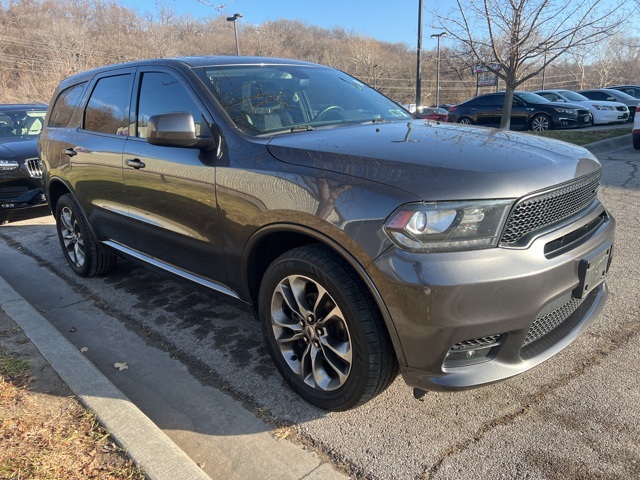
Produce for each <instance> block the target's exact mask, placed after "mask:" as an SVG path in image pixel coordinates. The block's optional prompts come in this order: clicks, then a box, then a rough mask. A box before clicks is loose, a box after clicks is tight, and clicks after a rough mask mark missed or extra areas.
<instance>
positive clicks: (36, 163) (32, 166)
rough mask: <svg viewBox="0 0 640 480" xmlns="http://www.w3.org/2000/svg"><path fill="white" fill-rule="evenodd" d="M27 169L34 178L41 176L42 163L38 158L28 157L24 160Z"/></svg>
mask: <svg viewBox="0 0 640 480" xmlns="http://www.w3.org/2000/svg"><path fill="white" fill-rule="evenodd" d="M26 164H27V170H28V171H29V175H31V176H32V177H35V178H40V177H42V164H41V163H40V160H39V159H37V158H29V159H28V160H27V161H26Z"/></svg>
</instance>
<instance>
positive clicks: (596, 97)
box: [584, 92, 609, 100]
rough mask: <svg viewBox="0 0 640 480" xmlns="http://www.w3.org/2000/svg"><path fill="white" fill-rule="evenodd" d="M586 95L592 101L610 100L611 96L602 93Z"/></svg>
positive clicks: (588, 93)
mask: <svg viewBox="0 0 640 480" xmlns="http://www.w3.org/2000/svg"><path fill="white" fill-rule="evenodd" d="M584 95H586V96H587V97H589V98H590V99H592V100H606V99H607V98H609V95H607V94H606V93H602V92H587V93H585V94H584Z"/></svg>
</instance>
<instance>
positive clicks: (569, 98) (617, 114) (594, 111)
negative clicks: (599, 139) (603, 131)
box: [534, 90, 629, 125]
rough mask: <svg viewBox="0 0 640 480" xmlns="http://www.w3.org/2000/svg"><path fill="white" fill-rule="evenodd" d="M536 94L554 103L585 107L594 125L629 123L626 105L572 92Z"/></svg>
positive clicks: (546, 91)
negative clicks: (576, 104)
mask: <svg viewBox="0 0 640 480" xmlns="http://www.w3.org/2000/svg"><path fill="white" fill-rule="evenodd" d="M534 93H537V94H538V95H540V96H541V97H544V98H546V99H547V100H551V101H552V102H571V103H579V104H582V105H585V106H586V107H588V108H589V111H590V112H591V117H592V118H593V124H594V125H602V124H607V123H625V122H627V121H629V108H628V107H627V106H626V105H625V104H624V103H620V102H610V101H606V100H590V99H588V98H587V97H585V96H584V95H582V94H580V93H577V92H573V91H571V90H538V91H537V92H534Z"/></svg>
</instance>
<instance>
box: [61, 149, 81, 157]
mask: <svg viewBox="0 0 640 480" xmlns="http://www.w3.org/2000/svg"><path fill="white" fill-rule="evenodd" d="M62 153H64V154H65V155H67V156H69V157H73V156H75V155H77V154H78V152H76V151H75V150H74V149H73V148H65V149H64V150H62Z"/></svg>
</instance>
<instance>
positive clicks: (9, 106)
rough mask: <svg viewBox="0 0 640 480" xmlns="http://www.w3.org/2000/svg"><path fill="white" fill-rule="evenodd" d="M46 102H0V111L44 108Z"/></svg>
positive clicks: (45, 107)
mask: <svg viewBox="0 0 640 480" xmlns="http://www.w3.org/2000/svg"><path fill="white" fill-rule="evenodd" d="M46 109H47V104H46V103H3V104H0V111H6V110H46Z"/></svg>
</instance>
